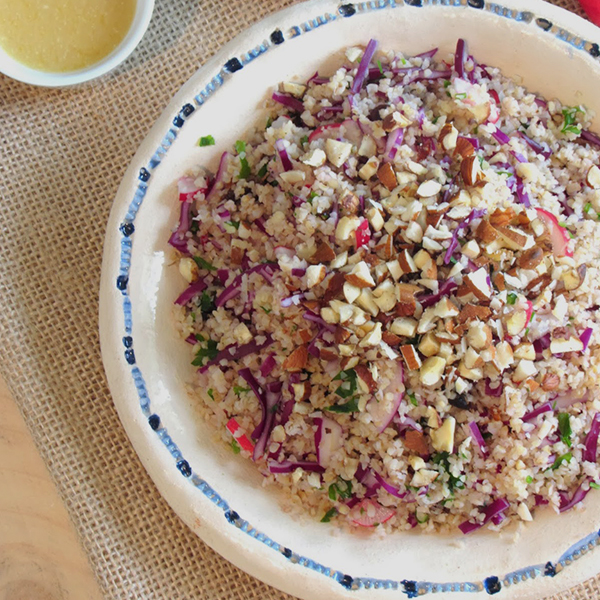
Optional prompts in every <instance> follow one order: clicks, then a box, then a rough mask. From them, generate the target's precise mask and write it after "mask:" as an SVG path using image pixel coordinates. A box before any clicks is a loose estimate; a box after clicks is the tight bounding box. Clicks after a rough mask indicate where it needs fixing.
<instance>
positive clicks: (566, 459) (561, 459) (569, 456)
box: [546, 452, 573, 471]
mask: <svg viewBox="0 0 600 600" xmlns="http://www.w3.org/2000/svg"><path fill="white" fill-rule="evenodd" d="M572 458H573V454H572V453H571V452H567V453H566V454H561V455H560V456H559V457H558V458H556V460H555V461H554V463H553V464H552V466H551V467H549V468H548V469H546V471H556V469H558V467H560V465H562V464H563V463H564V462H570V461H571V459H572Z"/></svg>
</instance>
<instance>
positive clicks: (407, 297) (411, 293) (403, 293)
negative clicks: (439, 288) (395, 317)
mask: <svg viewBox="0 0 600 600" xmlns="http://www.w3.org/2000/svg"><path fill="white" fill-rule="evenodd" d="M396 289H397V290H398V298H399V301H400V302H410V301H412V300H414V298H415V295H416V294H417V293H419V292H420V291H422V289H421V288H420V287H419V286H418V285H413V284H411V283H398V284H396Z"/></svg>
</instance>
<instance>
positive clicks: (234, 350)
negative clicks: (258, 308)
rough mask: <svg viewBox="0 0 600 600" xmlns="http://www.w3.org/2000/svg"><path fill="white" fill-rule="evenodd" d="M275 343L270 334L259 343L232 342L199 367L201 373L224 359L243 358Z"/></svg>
mask: <svg viewBox="0 0 600 600" xmlns="http://www.w3.org/2000/svg"><path fill="white" fill-rule="evenodd" d="M272 343H273V338H272V337H271V336H270V335H268V336H267V339H266V340H265V341H264V342H263V343H262V344H257V343H256V342H255V341H252V342H248V343H247V344H243V345H242V346H237V345H236V344H230V345H229V346H227V347H226V348H223V350H220V351H219V352H218V354H217V356H216V357H215V358H213V359H212V360H210V361H208V362H207V363H206V364H205V365H202V366H201V367H200V368H199V369H198V372H199V373H205V372H206V371H207V370H208V367H211V366H212V365H216V364H218V363H220V362H221V361H222V360H241V359H242V358H244V357H245V356H248V355H249V354H255V353H256V352H260V351H261V350H263V349H265V348H267V347H269V346H270V345H271V344H272Z"/></svg>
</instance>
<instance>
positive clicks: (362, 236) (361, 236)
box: [355, 219, 371, 249]
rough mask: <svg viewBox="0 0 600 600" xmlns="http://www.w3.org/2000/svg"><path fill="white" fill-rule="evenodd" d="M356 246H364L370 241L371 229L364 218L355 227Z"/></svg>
mask: <svg viewBox="0 0 600 600" xmlns="http://www.w3.org/2000/svg"><path fill="white" fill-rule="evenodd" d="M355 233H356V248H357V249H358V248H360V247H361V246H366V245H367V244H368V243H369V242H370V241H371V230H370V229H369V222H368V221H367V220H366V219H364V220H363V222H362V223H361V224H360V225H359V226H358V227H357V228H356V232H355Z"/></svg>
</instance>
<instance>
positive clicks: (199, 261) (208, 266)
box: [194, 256, 217, 271]
mask: <svg viewBox="0 0 600 600" xmlns="http://www.w3.org/2000/svg"><path fill="white" fill-rule="evenodd" d="M194 262H195V263H196V264H197V265H198V268H199V269H206V270H207V271H216V270H217V267H213V265H212V264H211V263H209V262H208V261H207V260H204V259H203V258H202V257H201V256H194Z"/></svg>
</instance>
